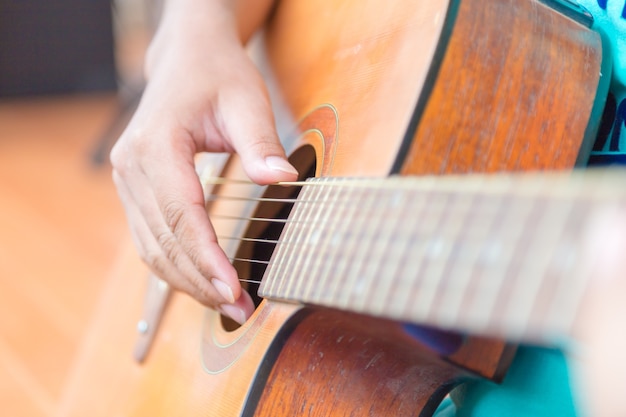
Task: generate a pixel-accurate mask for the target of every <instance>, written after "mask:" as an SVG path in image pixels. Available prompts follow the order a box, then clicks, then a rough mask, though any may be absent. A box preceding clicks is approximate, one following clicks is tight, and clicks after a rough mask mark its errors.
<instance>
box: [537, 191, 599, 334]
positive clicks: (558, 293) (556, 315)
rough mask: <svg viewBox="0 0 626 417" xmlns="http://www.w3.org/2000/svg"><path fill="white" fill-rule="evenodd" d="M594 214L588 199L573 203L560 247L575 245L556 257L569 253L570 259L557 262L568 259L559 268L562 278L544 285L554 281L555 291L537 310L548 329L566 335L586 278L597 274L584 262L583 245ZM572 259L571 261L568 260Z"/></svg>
mask: <svg viewBox="0 0 626 417" xmlns="http://www.w3.org/2000/svg"><path fill="white" fill-rule="evenodd" d="M592 215H593V210H591V207H590V204H589V203H588V202H576V203H572V211H571V212H570V216H569V218H568V219H567V222H566V224H565V228H564V233H562V234H561V236H560V242H559V243H560V245H559V247H562V246H563V245H575V246H574V247H571V248H570V250H571V252H570V253H569V254H568V253H565V254H561V255H560V256H558V255H557V256H556V257H555V258H561V257H562V256H563V255H565V256H566V257H567V258H569V259H565V260H563V259H556V261H557V262H558V261H561V262H562V263H563V261H564V263H565V265H563V266H561V268H560V271H557V273H558V277H559V279H555V280H554V282H548V283H544V287H546V286H547V285H549V284H551V286H552V291H551V293H550V294H549V298H548V299H546V301H545V302H544V304H545V306H540V307H543V308H542V309H541V310H539V311H537V313H536V315H539V314H541V318H542V324H543V325H544V326H545V328H546V329H547V330H552V329H554V331H555V332H560V334H566V333H567V331H568V330H570V329H571V327H572V326H573V321H574V319H575V318H576V312H577V310H578V308H579V307H580V305H581V301H582V298H583V295H584V293H585V289H586V288H587V283H588V280H587V279H585V278H583V277H591V276H594V274H593V271H592V270H591V268H589V266H588V265H586V264H585V263H584V262H583V258H584V256H581V254H582V253H583V250H584V248H583V247H582V243H583V242H584V238H585V236H584V233H585V232H586V231H587V230H589V229H588V228H589V227H590V225H591V219H592ZM570 260H571V262H568V261H570ZM568 263H569V264H568ZM559 272H560V273H559ZM554 275H556V274H554ZM550 281H551V280H550ZM546 298H547V297H546ZM542 299H543V298H542ZM568 317H569V319H568ZM538 320H539V318H537V319H535V321H538Z"/></svg>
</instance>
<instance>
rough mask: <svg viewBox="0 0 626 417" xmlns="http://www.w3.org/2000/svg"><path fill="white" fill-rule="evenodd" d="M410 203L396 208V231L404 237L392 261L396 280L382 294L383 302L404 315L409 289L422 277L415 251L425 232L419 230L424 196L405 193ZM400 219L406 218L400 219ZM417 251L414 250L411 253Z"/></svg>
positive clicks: (409, 303) (419, 261) (420, 265)
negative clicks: (397, 212)
mask: <svg viewBox="0 0 626 417" xmlns="http://www.w3.org/2000/svg"><path fill="white" fill-rule="evenodd" d="M409 201H410V204H407V205H406V206H405V207H403V208H402V209H401V210H400V213H399V215H398V216H397V218H398V222H397V225H398V227H399V230H400V233H402V234H403V235H404V236H405V242H406V243H405V245H404V247H403V248H402V249H401V250H400V251H398V254H397V260H396V261H395V262H394V263H395V267H396V271H395V275H396V276H398V277H399V278H400V280H401V281H400V283H399V284H397V285H394V286H393V287H391V288H389V291H388V293H387V297H386V304H387V305H389V306H390V307H391V308H392V309H394V311H396V312H397V313H396V314H398V315H405V314H406V313H405V312H406V311H408V306H412V301H413V298H412V297H413V293H412V292H411V291H412V289H414V288H416V287H417V284H418V283H419V282H420V280H421V278H422V276H421V274H420V273H419V272H420V270H421V268H422V261H423V256H422V253H420V251H419V247H420V245H423V243H419V242H420V241H422V242H423V241H424V240H425V237H426V236H425V233H423V232H422V224H423V220H424V217H425V216H424V211H425V210H426V209H427V206H428V196H425V195H412V196H409ZM400 219H407V221H406V223H405V221H400ZM415 252H417V253H415ZM416 255H417V256H416Z"/></svg>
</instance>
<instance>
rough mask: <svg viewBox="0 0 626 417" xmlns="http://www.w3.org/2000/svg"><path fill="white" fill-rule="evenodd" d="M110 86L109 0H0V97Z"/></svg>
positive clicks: (112, 60) (112, 85)
mask: <svg viewBox="0 0 626 417" xmlns="http://www.w3.org/2000/svg"><path fill="white" fill-rule="evenodd" d="M116 88H117V83H116V67H115V57H114V41H113V24H112V12H111V1H110V0H0V97H12V96H23V95H42V94H57V93H75V92H92V91H110V90H115V89H116Z"/></svg>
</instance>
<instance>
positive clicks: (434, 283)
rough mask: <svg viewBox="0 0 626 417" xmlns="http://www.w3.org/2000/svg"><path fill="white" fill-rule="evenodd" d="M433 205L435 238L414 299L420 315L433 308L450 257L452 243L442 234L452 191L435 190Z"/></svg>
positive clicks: (415, 310)
mask: <svg viewBox="0 0 626 417" xmlns="http://www.w3.org/2000/svg"><path fill="white" fill-rule="evenodd" d="M431 198H434V199H435V200H434V202H433V206H434V207H436V208H437V214H436V217H435V222H436V224H437V227H436V229H433V232H434V233H433V238H434V239H432V240H431V242H430V243H429V248H428V249H427V251H426V253H425V255H426V256H425V258H424V261H425V263H424V268H423V270H422V273H423V280H422V281H423V284H422V286H421V288H420V291H419V293H417V294H416V297H415V300H414V303H415V305H414V307H413V311H414V312H415V313H416V314H417V315H418V316H419V317H427V316H428V314H429V312H430V311H431V309H432V305H433V303H434V301H435V297H436V294H437V292H438V291H439V288H440V286H441V285H442V281H443V274H444V272H445V269H446V265H447V261H448V259H449V257H450V247H449V246H450V245H449V244H447V243H446V241H445V239H444V238H443V237H442V236H441V232H440V231H441V230H445V228H446V224H447V223H446V220H448V218H449V215H450V212H449V211H446V210H444V209H443V208H445V207H446V205H449V203H450V200H451V195H450V193H441V192H435V195H434V196H433V197H431Z"/></svg>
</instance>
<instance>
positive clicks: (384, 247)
mask: <svg viewBox="0 0 626 417" xmlns="http://www.w3.org/2000/svg"><path fill="white" fill-rule="evenodd" d="M385 193H386V194H390V196H389V197H388V198H386V199H384V201H387V202H388V203H387V204H385V205H384V206H383V207H382V209H383V210H384V212H386V213H388V214H387V215H386V216H385V221H384V222H381V223H379V226H383V225H384V227H380V228H379V229H382V230H379V231H377V232H376V234H375V235H376V236H377V238H376V239H375V241H374V247H373V252H374V254H375V256H376V257H377V258H376V260H375V261H374V262H372V259H368V263H369V266H367V267H366V269H367V270H372V273H371V275H372V276H373V277H377V278H378V279H376V278H374V280H373V281H372V284H370V286H369V295H368V296H367V297H362V299H361V302H360V309H361V310H365V309H366V308H367V307H368V306H369V309H370V311H371V312H373V313H374V314H381V313H382V312H383V311H384V310H385V308H388V307H390V304H389V303H388V300H389V293H390V292H391V291H392V289H393V288H394V287H398V286H401V284H402V282H403V279H405V277H403V276H401V275H400V274H399V273H398V270H399V269H400V260H401V258H402V254H403V253H404V252H405V251H404V250H403V248H406V247H407V246H408V245H407V241H408V240H409V239H407V235H408V236H410V235H411V233H406V231H407V230H408V231H410V230H411V229H408V225H409V223H410V222H411V220H412V221H416V217H417V216H416V213H415V212H413V213H411V214H410V215H404V216H402V215H401V214H402V213H405V211H403V209H404V210H406V208H407V207H410V208H413V202H412V199H411V198H410V197H411V195H406V194H407V193H403V194H400V193H399V192H398V191H396V190H386V191H385ZM381 200H382V199H381ZM411 211H413V210H411ZM381 217H382V216H381ZM372 263H373V265H372ZM394 304H396V303H391V305H394Z"/></svg>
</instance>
